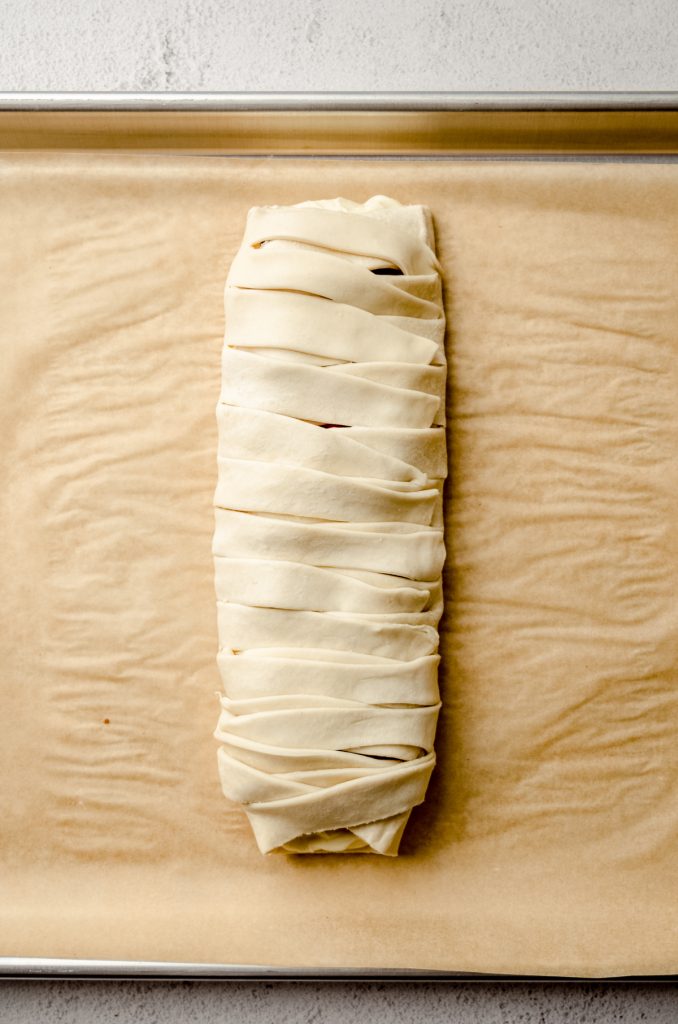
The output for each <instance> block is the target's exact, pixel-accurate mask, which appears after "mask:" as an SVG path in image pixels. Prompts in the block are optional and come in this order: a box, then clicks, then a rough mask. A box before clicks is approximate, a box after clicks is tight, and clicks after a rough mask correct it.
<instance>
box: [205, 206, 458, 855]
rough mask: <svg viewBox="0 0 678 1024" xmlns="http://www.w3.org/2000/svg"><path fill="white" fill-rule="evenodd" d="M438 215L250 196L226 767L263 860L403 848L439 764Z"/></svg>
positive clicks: (226, 621) (227, 566)
mask: <svg viewBox="0 0 678 1024" xmlns="http://www.w3.org/2000/svg"><path fill="white" fill-rule="evenodd" d="M431 244H432V229H431V222H430V215H429V213H428V211H427V210H425V209H424V208H423V207H420V206H410V207H404V206H400V205H399V204H398V203H396V202H395V201H394V200H391V199H387V198H385V197H383V196H376V197H374V198H373V199H370V200H369V201H368V202H367V203H365V204H364V205H359V204H356V203H350V202H348V201H346V200H333V201H327V202H315V203H301V204H299V205H298V206H292V207H275V206H273V207H262V208H255V209H253V210H250V213H249V216H248V219H247V227H246V231H245V237H244V239H243V242H242V245H241V248H240V250H239V252H238V254H237V256H236V257H235V260H234V261H233V264H232V266H231V269H230V273H229V275H228V280H227V285H226V293H225V306H226V336H225V345H224V350H223V378H222V390H221V395H220V399H219V404H218V406H217V420H218V428H219V452H218V464H219V476H218V484H217V489H216V495H215V523H216V526H215V533H214V548H213V550H214V557H215V579H216V593H217V602H218V628H219V645H220V649H219V655H218V665H219V670H220V673H221V678H222V682H223V688H224V695H223V696H222V697H221V715H220V718H219V723H218V726H217V730H216V733H215V736H216V738H217V739H218V740H219V743H220V747H219V751H218V758H219V772H220V777H221V783H222V787H223V791H224V793H225V795H226V796H227V797H229V798H230V799H232V800H235V801H239V802H240V803H241V804H243V805H244V808H245V810H246V812H247V814H248V817H249V820H250V823H251V825H252V828H253V830H254V833H255V836H256V839H257V843H258V845H259V848H260V849H261V851H262V852H264V853H268V852H271V851H286V852H291V853H314V852H346V853H348V852H351V853H353V852H356V853H357V852H365V853H380V854H386V855H391V856H394V855H395V854H397V852H398V845H399V842H400V837H401V835H402V832H403V829H404V828H405V825H406V823H407V820H408V817H409V814H410V811H411V809H412V807H414V806H415V805H416V804H419V803H421V802H422V801H423V799H424V795H425V792H426V787H427V785H428V780H429V777H430V775H431V771H432V769H433V766H434V763H435V755H434V752H433V739H434V734H435V728H436V722H437V717H438V711H439V708H440V703H439V694H438V682H437V676H438V662H439V657H438V654H437V649H438V632H437V626H438V622H439V619H440V615H441V612H442V586H441V571H442V566H443V562H444V558H445V548H444V542H443V526H442V523H443V519H442V482H443V479H444V477H445V475H446V470H447V459H446V450H445V429H444V424H445V418H444V400H445V374H446V368H445V356H444V347H443V337H444V329H445V321H444V317H443V310H442V297H441V282H440V276H439V265H438V262H437V260H436V257H435V255H434V253H433V251H432V248H431Z"/></svg>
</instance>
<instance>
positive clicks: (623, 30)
mask: <svg viewBox="0 0 678 1024" xmlns="http://www.w3.org/2000/svg"><path fill="white" fill-rule="evenodd" d="M677 61H678V4H677V3H676V2H675V0H0V89H2V90H11V89H19V90H21V89H55V90H56V89H59V90H72V89H76V90H97V89H101V90H136V89H140V90H184V89H185V90H196V91H197V90H234V91H239V90H269V89H271V90H286V89H287V90H297V89H298V90H322V89H327V90H332V89H335V90H344V89H354V90H360V89H367V90H390V89H394V90H398V89H413V90H427V89H429V90H438V89H441V90H442V89H459V90H465V89H495V90H504V89H590V90H606V89H618V90H627V89H628V90H634V89H675V88H677V81H678V74H677V71H676V64H677Z"/></svg>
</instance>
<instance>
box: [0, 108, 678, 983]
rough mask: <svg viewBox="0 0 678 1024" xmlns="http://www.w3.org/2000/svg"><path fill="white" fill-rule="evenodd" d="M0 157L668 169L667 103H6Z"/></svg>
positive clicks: (8, 962)
mask: <svg viewBox="0 0 678 1024" xmlns="http://www.w3.org/2000/svg"><path fill="white" fill-rule="evenodd" d="M0 150H3V151H17V150H21V151H24V150H43V151H44V150H47V151H60V150H97V151H117V152H120V151H129V152H157V153H201V154H215V155H219V154H221V155H229V156H234V155H247V156H255V155H273V156H278V157H284V156H290V155H303V156H309V157H313V156H356V155H358V156H380V157H399V156H405V157H421V158H446V157H447V158H454V157H466V158H468V157H478V156H481V157H487V158H502V159H506V158H511V157H518V158H523V159H525V158H527V159H535V158H544V157H546V158H549V157H550V158H569V159H573V158H582V157H583V158H589V159H591V158H593V159H600V158H604V157H614V158H620V157H626V158H628V157H631V158H635V159H643V158H647V157H652V158H655V159H656V158H657V157H663V158H669V159H670V158H673V157H675V156H676V155H678V93H612V94H610V93H601V94H588V93H541V94H537V93H508V94H505V93H504V94H501V93H497V94H478V93H469V94H450V93H416V94H407V93H402V94H401V93H384V94H362V93H343V94H307V93H301V94H299V93H297V94H283V93H267V94H249V93H245V94H236V93H233V94H219V93H217V94H214V93H202V94H201V93H196V94H175V93H165V94H158V95H152V94H125V93H110V94H96V93H91V94H87V93H62V94H48V93H22V94H11V93H4V94H0ZM0 977H13V978H17V977H23V978H45V977H64V978H66V977H67V978H84V977H88V978H92V977H101V978H104V977H105V978H127V977H136V978H225V979H226V978H230V979H236V978H237V979H262V980H272V979H279V980H292V979H323V980H332V979H335V980H363V981H368V980H392V981H396V980H431V981H433V980H435V981H452V982H454V981H462V980H463V981H488V980H501V981H525V980H530V978H529V977H528V976H520V977H516V976H508V975H479V974H469V973H458V972H429V971H404V970H389V971H378V972H377V971H374V970H365V971H358V970H355V969H351V970H348V971H345V972H344V971H337V970H319V969H309V970H304V969H298V968H290V969H286V968H280V967H267V966H265V965H234V964H209V963H169V962H144V961H112V960H111V961H103V960H65V959H46V958H11V957H5V958H0ZM531 980H535V979H534V978H532V979H531ZM540 980H552V981H557V982H563V981H566V980H577V979H564V978H562V977H559V978H542V979H540ZM586 980H587V981H588V982H590V981H591V980H594V981H604V980H605V979H602V978H598V979H586ZM614 980H615V982H628V981H634V980H642V981H643V982H648V981H653V980H654V981H667V980H672V979H670V978H668V977H661V978H660V977H656V978H652V977H648V976H643V977H642V978H638V979H635V978H615V979H614Z"/></svg>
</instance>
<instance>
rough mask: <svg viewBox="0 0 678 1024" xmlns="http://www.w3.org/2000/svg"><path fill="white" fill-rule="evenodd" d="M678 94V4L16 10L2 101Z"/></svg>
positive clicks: (1, 7) (314, 997)
mask: <svg viewBox="0 0 678 1024" xmlns="http://www.w3.org/2000/svg"><path fill="white" fill-rule="evenodd" d="M43 89H44V90H145V91H155V90H158V91H164V90H188V91H200V90H234V91H241V90H407V89H411V90H454V89H457V90H476V89H478V90H483V89H487V90H510V89H518V90H524V89H535V90H545V89H548V90H551V89H563V90H586V89H588V90H671V89H674V90H678V3H676V0H447V2H445V0H286V2H284V0H240V2H235V0H0V90H1V91H7V90H30V91H33V90H43ZM677 1018H678V991H677V990H676V988H674V987H665V986H651V985H643V986H640V987H635V988H631V987H628V986H622V985H617V986H592V985H576V986H562V985H555V986H549V985H545V986H539V985H501V986H495V987H490V986H483V985H460V986H442V985H429V986H423V987H417V986H414V985H409V984H408V985H376V986H375V985H370V986H355V985H339V984H334V985H317V984H304V985H289V984H283V985H278V986H276V985H271V984H251V983H250V984H242V983H237V984H236V983H232V984H222V985H215V984H211V983H205V982H197V983H190V982H181V983H103V982H99V983H91V982H90V983H74V982H62V983H58V982H50V983H45V982H43V983H27V982H4V983H3V982H0V1021H1V1022H2V1024H20V1022H21V1024H23V1022H28V1021H31V1022H33V1021H35V1022H41V1024H81V1022H82V1024H89V1022H91V1021H95V1020H96V1021H98V1022H100V1024H108V1022H111V1024H113V1022H116V1024H125V1022H135V1024H137V1022H138V1024H151V1022H156V1021H162V1022H163V1024H178V1022H180V1021H185V1020H188V1019H191V1020H195V1021H196V1022H205V1024H212V1022H214V1024H216V1022H226V1021H238V1022H239V1024H250V1022H251V1024H269V1022H276V1024H296V1022H301V1024H306V1022H309V1024H310V1022H327V1024H333V1022H337V1024H339V1022H341V1024H358V1022H360V1024H363V1022H364V1021H366V1020H367V1021H370V1022H371V1024H404V1022H410V1021H412V1022H417V1024H419V1022H422V1024H423V1022H427V1024H438V1022H440V1024H442V1022H449V1024H452V1022H456V1021H477V1022H482V1024H505V1022H515V1024H519V1022H520V1024H532V1022H534V1024H538V1022H539V1024H548V1022H554V1024H555V1022H559V1024H561V1022H562V1024H575V1022H580V1021H582V1022H586V1024H598V1022H600V1024H611V1022H613V1021H634V1022H635V1021H640V1020H645V1021H655V1022H658V1024H662V1022H666V1024H669V1022H672V1021H674V1020H676V1019H677Z"/></svg>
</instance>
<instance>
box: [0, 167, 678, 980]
mask: <svg viewBox="0 0 678 1024" xmlns="http://www.w3.org/2000/svg"><path fill="white" fill-rule="evenodd" d="M375 192H382V193H386V194H389V195H392V196H394V197H395V198H396V199H398V200H400V201H401V202H405V203H423V204H425V205H427V206H429V207H430V208H431V209H432V211H433V214H434V218H435V223H436V230H437V246H438V252H439V255H440V258H441V262H442V266H443V274H444V280H445V283H446V285H447V293H446V294H447V300H448V302H447V317H448V323H449V324H450V327H451V331H450V334H449V339H448V359H449V361H450V363H449V370H450V375H449V388H448V427H449V431H448V441H449V443H450V468H451V478H450V480H449V483H448V490H447V495H446V498H447V501H446V508H447V518H446V528H447V537H448V563H447V566H446V574H445V582H446V591H445V598H446V606H447V614H446V616H445V618H444V620H443V624H442V653H443V668H442V672H441V683H442V690H443V708H444V711H443V714H442V716H441V723H440V727H439V731H438V736H437V740H436V746H437V752H438V759H439V766H438V769H437V770H436V772H435V774H434V775H433V778H432V780H431V785H430V787H429V791H428V796H427V800H426V803H425V804H424V806H423V807H422V808H420V809H419V810H417V811H415V813H414V814H413V816H412V820H411V823H410V827H409V830H408V833H407V835H406V837H405V840H404V842H403V845H402V847H401V856H400V857H399V858H398V859H397V861H392V860H388V859H386V858H376V857H369V856H368V857H360V858H338V857H332V856H330V857H321V858H294V857H292V858H278V859H276V858H263V859H262V857H261V855H260V854H259V852H258V851H257V850H256V848H255V846H254V844H253V842H252V838H251V835H250V833H249V829H248V826H247V823H246V822H245V821H244V820H243V817H242V815H241V813H240V811H239V810H238V809H237V808H233V810H232V811H230V810H229V809H228V807H227V806H224V802H223V799H222V796H221V793H220V792H219V785H218V781H217V779H216V773H215V768H214V745H213V741H212V739H211V732H212V729H213V723H214V719H215V713H216V711H217V706H218V705H217V698H216V696H215V691H216V690H217V689H218V676H217V671H216V666H215V663H214V651H215V648H216V617H215V610H214V591H213V581H212V572H213V569H212V556H211V550H210V546H211V539H212V531H213V525H214V521H213V515H212V507H211V502H212V495H213V492H214V485H215V452H216V424H215V419H214V407H215V403H216V398H217V392H218V385H219V354H220V349H221V335H222V330H223V320H222V286H223V281H224V279H225V276H226V272H227V268H228V265H229V264H230V260H231V257H232V254H233V253H234V252H235V250H236V248H237V246H238V244H239V242H240V238H241V235H242V231H243V227H244V219H245V214H246V211H247V209H248V208H249V207H250V206H253V205H265V204H271V203H282V204H286V203H291V202H297V201H301V200H306V199H311V198H320V197H323V196H328V195H340V194H342V195H345V196H348V197H350V198H353V199H356V200H364V199H365V198H367V196H369V195H372V194H374V193H375ZM0 195H1V202H0V228H1V232H0V236H1V237H2V240H3V241H2V248H1V259H2V275H3V281H4V286H3V289H2V294H1V296H0V324H1V338H2V357H1V362H0V367H1V373H0V387H1V388H2V395H1V401H0V417H1V418H2V437H3V446H2V457H1V458H2V461H1V463H0V469H1V472H2V488H1V489H0V536H2V539H3V547H2V552H3V572H2V575H1V577H0V608H1V610H2V621H3V630H2V634H1V636H2V639H1V641H0V642H1V644H2V648H1V651H0V655H1V661H0V663H1V664H2V679H1V682H2V686H1V688H0V722H1V724H2V739H3V742H2V745H1V746H0V771H1V772H2V779H3V786H2V791H1V798H0V799H1V807H0V820H1V821H2V831H1V834H0V856H1V857H2V875H1V877H0V887H1V889H2V892H1V893H0V953H2V954H3V955H33V956H67V957H72V956H81V957H104V958H106V957H113V958H142V959H176V960H188V961H191V960H203V961H221V962H232V963H269V964H278V965H291V966H294V965H304V966H317V967H322V966H330V967H342V966H369V967H373V968H374V967H379V966H384V967H413V968H428V969H455V970H473V971H505V972H530V973H536V972H540V973H560V974H584V975H588V974H593V975H595V974H610V973H642V972H645V973H652V972H655V973H668V972H671V971H677V970H678V962H677V961H678V935H677V934H676V929H675V920H676V913H675V911H676V892H677V881H678V880H677V878H676V871H677V868H676V864H677V860H676V846H677V840H678V800H677V798H676V782H677V781H678V764H677V759H678V744H677V743H676V731H677V725H678V713H677V711H678V709H677V703H678V696H677V694H678V687H677V683H678V679H677V675H678V673H677V670H676V659H677V654H678V610H677V608H676V601H675V592H676V569H677V566H678V544H677V543H676V540H677V538H676V511H675V510H676V498H677V496H678V486H677V480H676V473H677V470H676V456H677V454H678V431H677V430H676V427H677V425H678V422H677V421H678V409H677V405H676V393H677V388H676V384H677V380H676V354H677V353H676V347H677V345H678V297H677V288H676V281H678V266H677V264H678V245H677V242H678V232H677V226H678V172H677V170H676V167H675V165H639V164H633V163H632V164H624V165H614V164H606V165H594V164H591V163H587V164H576V163H563V164H558V163H544V164H540V165H535V164H529V163H484V164H478V163H476V164H473V163H445V162H429V163H426V162H420V161H418V162H407V161H405V162H382V163H377V162H371V161H356V162H346V161H336V162H331V161H303V160H301V161H296V160H295V161H292V160H281V161H271V160H230V161H224V160H218V159H210V158H177V159H175V158H167V157H155V158H154V157H136V158H123V157H119V158H107V157H103V156H102V157H95V158H92V157H87V156H70V157H63V158H55V157H48V156H45V157H39V156H30V157H29V156H26V157H23V156H16V157H9V158H8V157H5V158H3V161H2V167H1V174H0ZM290 543H291V544H294V539H293V538H290ZM292 625H293V626H294V628H298V629H303V623H302V622H299V621H297V622H296V624H292Z"/></svg>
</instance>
